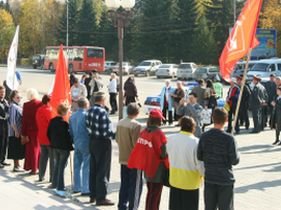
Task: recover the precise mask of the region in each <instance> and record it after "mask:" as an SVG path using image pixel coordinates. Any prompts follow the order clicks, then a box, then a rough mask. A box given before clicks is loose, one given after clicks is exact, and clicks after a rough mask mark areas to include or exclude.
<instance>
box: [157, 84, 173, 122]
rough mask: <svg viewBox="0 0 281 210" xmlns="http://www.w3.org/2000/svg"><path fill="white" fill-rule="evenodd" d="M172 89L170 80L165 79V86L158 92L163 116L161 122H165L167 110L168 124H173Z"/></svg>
mask: <svg viewBox="0 0 281 210" xmlns="http://www.w3.org/2000/svg"><path fill="white" fill-rule="evenodd" d="M174 91H175V90H174V89H173V88H172V86H171V81H170V80H166V81H165V86H164V87H163V88H162V90H161V93H160V107H161V111H162V114H163V116H164V118H163V123H164V124H166V123H167V120H166V117H167V112H168V121H169V125H172V124H173V108H174V107H173V105H174V100H173V98H172V94H174Z"/></svg>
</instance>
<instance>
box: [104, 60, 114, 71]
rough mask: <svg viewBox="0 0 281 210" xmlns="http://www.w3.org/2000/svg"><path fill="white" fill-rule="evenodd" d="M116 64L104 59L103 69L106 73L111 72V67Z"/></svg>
mask: <svg viewBox="0 0 281 210" xmlns="http://www.w3.org/2000/svg"><path fill="white" fill-rule="evenodd" d="M115 65H116V62H115V61H105V65H104V70H105V72H107V73H111V72H112V68H113V67H114V66H115Z"/></svg>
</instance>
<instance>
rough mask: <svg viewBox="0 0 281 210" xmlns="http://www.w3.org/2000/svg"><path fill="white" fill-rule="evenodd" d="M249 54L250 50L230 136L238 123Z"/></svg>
mask: <svg viewBox="0 0 281 210" xmlns="http://www.w3.org/2000/svg"><path fill="white" fill-rule="evenodd" d="M251 52H252V49H250V50H249V52H248V54H247V61H246V65H245V69H244V72H243V77H242V82H241V87H240V94H239V98H238V102H237V106H236V110H235V116H234V121H233V123H232V130H231V133H232V135H233V133H234V129H235V125H236V123H239V122H238V115H239V110H240V105H241V100H242V96H243V92H244V88H245V85H246V77H247V72H248V68H249V61H250V58H251Z"/></svg>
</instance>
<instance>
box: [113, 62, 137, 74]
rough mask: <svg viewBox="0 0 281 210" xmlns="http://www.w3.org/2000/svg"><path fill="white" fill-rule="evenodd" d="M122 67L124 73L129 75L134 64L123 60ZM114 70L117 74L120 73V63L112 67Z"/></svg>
mask: <svg viewBox="0 0 281 210" xmlns="http://www.w3.org/2000/svg"><path fill="white" fill-rule="evenodd" d="M122 69H123V73H124V74H126V75H129V74H130V73H131V72H132V69H133V66H132V65H131V64H130V63H129V62H123V63H122ZM112 71H113V72H116V73H117V74H118V73H119V63H116V65H115V66H113V67H112Z"/></svg>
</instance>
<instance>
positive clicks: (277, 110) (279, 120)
mask: <svg viewBox="0 0 281 210" xmlns="http://www.w3.org/2000/svg"><path fill="white" fill-rule="evenodd" d="M272 106H273V107H274V115H273V120H272V124H273V126H272V127H274V128H275V130H276V138H275V142H274V143H273V144H274V145H275V144H278V145H279V146H281V142H280V139H279V137H280V132H281V86H280V87H278V88H277V98H276V100H275V101H273V102H272Z"/></svg>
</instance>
